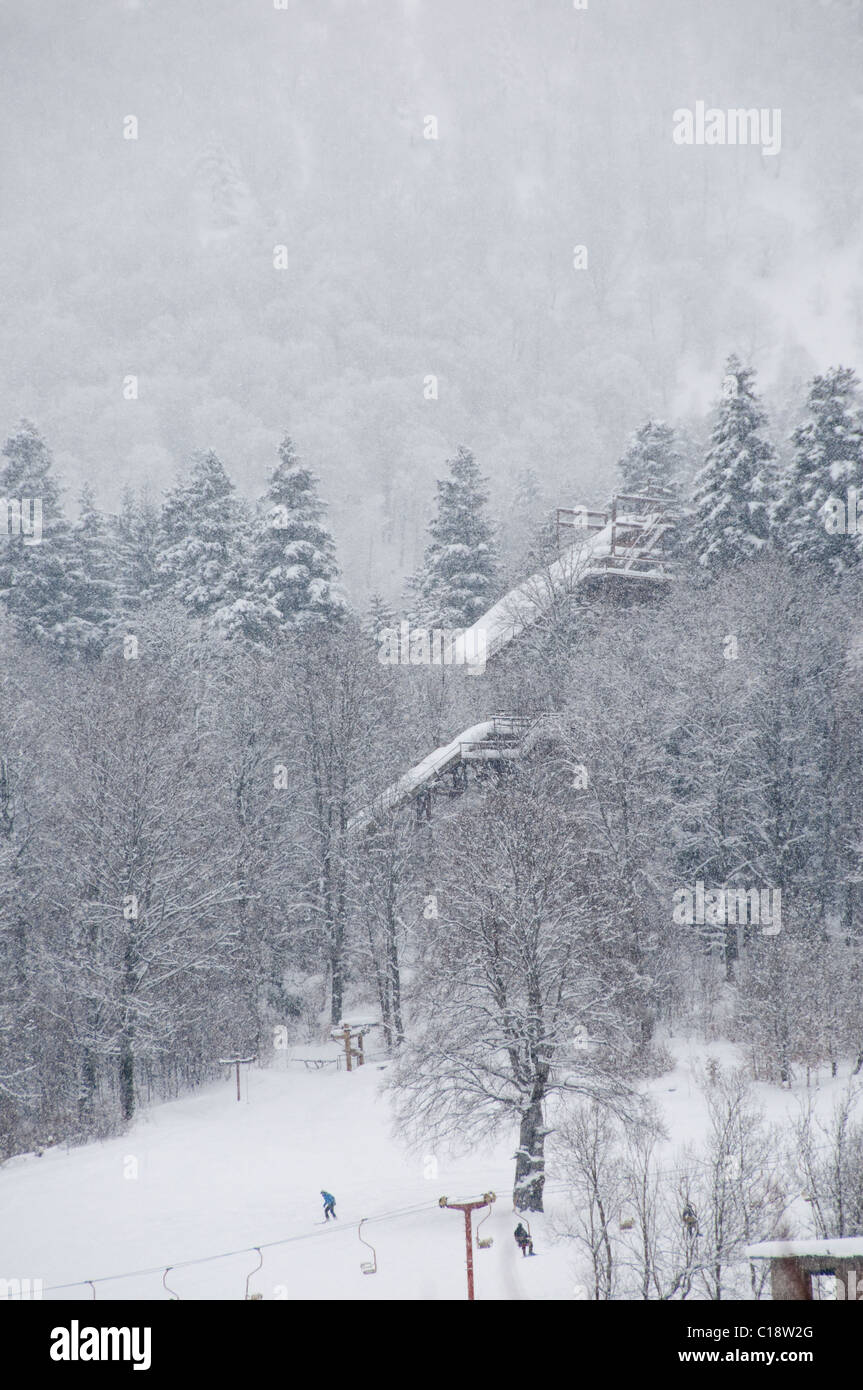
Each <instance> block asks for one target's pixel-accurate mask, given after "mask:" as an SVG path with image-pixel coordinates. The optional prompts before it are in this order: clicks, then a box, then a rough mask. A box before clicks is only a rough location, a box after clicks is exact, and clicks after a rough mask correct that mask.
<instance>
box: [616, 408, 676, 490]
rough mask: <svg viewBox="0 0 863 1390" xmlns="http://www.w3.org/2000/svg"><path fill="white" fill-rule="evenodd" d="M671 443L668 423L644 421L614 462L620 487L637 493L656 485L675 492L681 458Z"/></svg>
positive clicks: (671, 432) (670, 430)
mask: <svg viewBox="0 0 863 1390" xmlns="http://www.w3.org/2000/svg"><path fill="white" fill-rule="evenodd" d="M674 442H675V440H674V430H673V429H672V427H671V425H666V424H665V422H664V421H663V420H646V421H645V423H644V424H643V425H641V426H640V428H639V429H637V430H636V431H635V433H634V434H633V435H632V437H631V439H630V441H629V445H628V447H627V449H626V452H625V453H624V454H623V455H622V456H621V458H620V459H619V461H618V465H617V467H618V471H619V473H620V490H621V491H622V492H631V493H636V494H638V493H643V492H645V491H646V490H647V489H649V488H650V487H651V486H653V487H654V488H655V487H657V486H659V487H661V488H667V489H669V490H670V491H672V492H676V491H677V490H678V487H679V483H680V473H681V470H682V467H683V459H682V457H681V455H680V454H679V453H678V452H677V450H676V449H675V447H674Z"/></svg>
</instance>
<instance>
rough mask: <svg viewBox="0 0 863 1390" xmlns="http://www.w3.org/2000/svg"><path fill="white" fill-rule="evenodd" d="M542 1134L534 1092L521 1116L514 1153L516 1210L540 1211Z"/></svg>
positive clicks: (539, 1104)
mask: <svg viewBox="0 0 863 1390" xmlns="http://www.w3.org/2000/svg"><path fill="white" fill-rule="evenodd" d="M545 1135H546V1130H545V1126H544V1124H543V1119H542V1096H541V1095H540V1096H538V1097H537V1096H535V1098H534V1099H533V1100H531V1103H530V1105H529V1106H528V1108H527V1110H525V1112H524V1114H523V1115H522V1117H521V1127H520V1129H519V1135H518V1152H517V1153H516V1156H515V1186H514V1188H513V1193H512V1204H513V1206H514V1207H515V1209H516V1211H542V1210H543V1205H542V1190H543V1188H544V1186H545Z"/></svg>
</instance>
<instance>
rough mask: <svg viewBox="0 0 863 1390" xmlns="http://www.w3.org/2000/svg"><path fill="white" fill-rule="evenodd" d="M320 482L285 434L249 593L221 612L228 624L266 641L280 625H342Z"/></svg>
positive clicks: (261, 515)
mask: <svg viewBox="0 0 863 1390" xmlns="http://www.w3.org/2000/svg"><path fill="white" fill-rule="evenodd" d="M317 488H318V480H317V478H316V477H315V475H314V473H313V472H312V470H311V469H310V468H308V467H307V466H306V465H305V464H304V463H302V462H301V461H300V459H299V458H298V457H297V454H296V451H295V449H294V445H293V442H292V440H291V439H290V438H289V436H288V435H285V438H284V439H283V440H282V442H281V444H280V445H279V461H278V463H277V464H276V465H275V467H274V468H273V470H272V472H271V473H270V476H269V480H268V482H267V489H266V492H265V493H264V496H263V497H262V498H261V499H260V502H259V504H258V517H257V520H256V523H255V527H254V535H253V540H252V545H251V552H250V555H249V561H248V574H247V581H246V590H245V595H244V597H242V598H241V599H239V600H238V601H237V602H235V603H234V604H233V605H231V607H230V608H225V609H223V610H222V611H221V612H220V613H219V615H218V621H219V623H220V624H221V625H222V626H223V627H224V628H225V630H227V631H229V632H230V631H234V632H236V631H241V632H242V633H243V634H244V635H245V636H246V637H248V638H250V639H251V640H254V641H265V640H267V637H268V636H271V635H272V634H273V633H274V632H275V631H278V630H281V631H282V632H288V631H296V630H300V629H303V628H307V627H314V626H317V625H319V624H321V623H335V622H338V620H339V619H340V618H341V616H342V615H343V613H344V611H345V607H344V602H343V600H342V599H341V598H340V596H339V595H338V594H337V592H336V590H335V582H336V579H337V578H338V573H339V571H338V566H337V564H336V548H335V543H334V541H333V538H332V536H331V534H330V532H329V531H328V530H327V527H326V526H325V525H324V522H323V518H324V515H325V514H326V503H324V502H322V501H321V499H320V497H319V496H318V490H317Z"/></svg>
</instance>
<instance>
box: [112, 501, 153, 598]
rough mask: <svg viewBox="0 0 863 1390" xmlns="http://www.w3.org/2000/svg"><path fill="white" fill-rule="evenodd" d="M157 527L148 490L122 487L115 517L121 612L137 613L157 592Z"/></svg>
mask: <svg viewBox="0 0 863 1390" xmlns="http://www.w3.org/2000/svg"><path fill="white" fill-rule="evenodd" d="M158 529H159V508H158V505H157V504H156V503H155V502H154V501H153V500H152V498H151V497H150V495H149V493H148V492H147V491H146V490H142V491H141V492H139V493H137V494H136V493H135V492H134V490H133V489H132V488H128V487H127V488H125V489H124V491H123V498H122V501H121V504H120V511H119V514H118V516H117V517H116V518H115V519H114V534H115V544H116V546H117V583H118V598H117V603H118V607H119V609H120V611H121V612H123V613H134V612H137V610H138V609H139V608H141V607H142V606H143V605H144V604H146V603H148V602H149V601H150V600H151V599H153V598H154V597H155V596H156V595H157V594H158V592H159V587H160V575H159V571H158V563H159V552H158V545H157V535H158Z"/></svg>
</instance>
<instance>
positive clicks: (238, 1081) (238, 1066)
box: [237, 1062, 240, 1100]
mask: <svg viewBox="0 0 863 1390" xmlns="http://www.w3.org/2000/svg"><path fill="white" fill-rule="evenodd" d="M239 1099H240V1064H239V1062H238V1063H237V1100H239Z"/></svg>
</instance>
